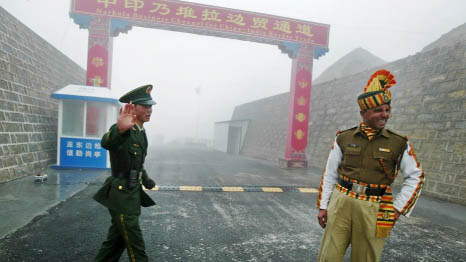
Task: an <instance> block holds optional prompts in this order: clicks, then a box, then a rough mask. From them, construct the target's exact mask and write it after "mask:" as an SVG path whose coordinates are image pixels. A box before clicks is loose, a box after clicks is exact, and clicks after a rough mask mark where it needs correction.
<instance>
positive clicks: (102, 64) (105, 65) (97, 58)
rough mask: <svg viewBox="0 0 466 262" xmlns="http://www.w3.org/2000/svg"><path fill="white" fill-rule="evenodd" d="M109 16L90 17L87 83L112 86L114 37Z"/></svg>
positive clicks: (89, 84)
mask: <svg viewBox="0 0 466 262" xmlns="http://www.w3.org/2000/svg"><path fill="white" fill-rule="evenodd" d="M110 24H111V19H110V18H109V17H104V16H100V17H96V16H94V17H92V18H91V19H89V42H88V49H87V75H86V85H88V86H104V87H108V88H110V87H111V79H112V54H113V37H112V36H111V34H110Z"/></svg>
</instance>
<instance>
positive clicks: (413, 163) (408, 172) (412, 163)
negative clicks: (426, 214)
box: [394, 142, 425, 217]
mask: <svg viewBox="0 0 466 262" xmlns="http://www.w3.org/2000/svg"><path fill="white" fill-rule="evenodd" d="M406 143H407V147H406V149H405V151H404V152H403V156H402V159H401V163H400V171H401V173H402V175H403V177H404V181H403V185H402V186H401V191H400V193H398V195H397V196H396V199H395V202H394V206H395V208H396V210H398V211H400V213H401V214H403V215H405V216H407V217H409V215H410V214H411V212H412V211H413V208H414V205H415V204H416V201H417V199H418V198H419V195H420V194H421V190H422V187H423V185H424V179H425V178H424V171H423V170H422V167H421V165H420V164H419V162H418V161H417V159H416V155H415V154H414V149H413V147H412V146H411V145H410V144H409V142H406Z"/></svg>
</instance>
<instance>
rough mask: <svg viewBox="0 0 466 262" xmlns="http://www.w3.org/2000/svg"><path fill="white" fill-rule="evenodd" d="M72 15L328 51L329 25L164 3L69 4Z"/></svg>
mask: <svg viewBox="0 0 466 262" xmlns="http://www.w3.org/2000/svg"><path fill="white" fill-rule="evenodd" d="M71 12H72V13H79V14H88V15H103V16H108V17H114V18H120V19H124V20H139V21H147V22H154V23H157V24H166V25H173V26H182V27H192V28H198V29H208V30H209V31H218V32H228V33H234V34H239V35H249V36H255V37H261V38H268V39H277V40H284V41H290V42H298V43H304V44H312V45H316V46H324V47H328V34H329V28H330V26H329V25H326V24H320V23H314V22H309V21H302V20H296V19H290V18H284V17H279V16H271V15H266V14H260V13H254V12H247V11H241V10H236V9H228V8H222V7H216V6H210V5H202V4H197V3H189V2H182V1H168V0H73V1H72V5H71Z"/></svg>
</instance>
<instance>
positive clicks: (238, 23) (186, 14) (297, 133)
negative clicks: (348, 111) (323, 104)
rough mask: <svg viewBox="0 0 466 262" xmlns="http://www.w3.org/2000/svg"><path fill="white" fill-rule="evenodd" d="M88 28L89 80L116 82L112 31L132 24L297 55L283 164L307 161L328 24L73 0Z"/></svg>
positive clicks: (157, 0) (192, 6)
mask: <svg viewBox="0 0 466 262" xmlns="http://www.w3.org/2000/svg"><path fill="white" fill-rule="evenodd" d="M70 16H71V17H72V18H73V19H74V22H75V23H77V24H79V25H80V27H81V28H86V29H88V30H89V43H88V60H87V77H86V83H87V85H90V86H105V87H109V88H110V87H111V72H112V53H113V37H116V36H118V34H119V33H121V32H127V31H128V30H130V29H131V28H132V27H133V26H140V27H149V28H158V29H165V30H172V31H180V32H187V33H194V34H201V35H210V36H216V37H223V38H232V39H239V40H245V41H252V42H259V43H265V44H272V45H277V46H278V47H279V48H280V50H282V52H284V53H287V54H288V56H289V57H290V58H291V59H292V71H291V82H290V104H289V110H288V131H287V138H286V149H285V157H284V159H280V162H279V164H280V166H281V167H306V166H307V161H306V155H305V150H306V146H307V141H308V137H307V136H308V122H309V102H310V96H311V87H312V64H313V59H314V58H316V59H318V58H319V57H320V56H322V55H324V54H325V53H326V52H328V41H329V29H330V26H329V25H327V24H320V23H314V22H309V21H303V20H297V19H291V18H285V17H280V16H272V15H267V14H261V13H255V12H248V11H242V10H236V9H229V8H223V7H217V6H211V5H203V4H197V3H190V2H182V1H175V0H72V2H71V12H70Z"/></svg>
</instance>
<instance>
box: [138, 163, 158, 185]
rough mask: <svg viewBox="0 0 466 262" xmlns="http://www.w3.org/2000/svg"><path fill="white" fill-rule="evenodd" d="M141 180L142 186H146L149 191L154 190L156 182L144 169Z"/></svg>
mask: <svg viewBox="0 0 466 262" xmlns="http://www.w3.org/2000/svg"><path fill="white" fill-rule="evenodd" d="M141 179H142V184H143V185H144V187H145V188H147V189H152V188H153V187H154V186H155V185H156V183H155V181H154V180H152V179H151V178H150V177H149V175H147V172H146V169H144V168H143V169H142V176H141Z"/></svg>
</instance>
